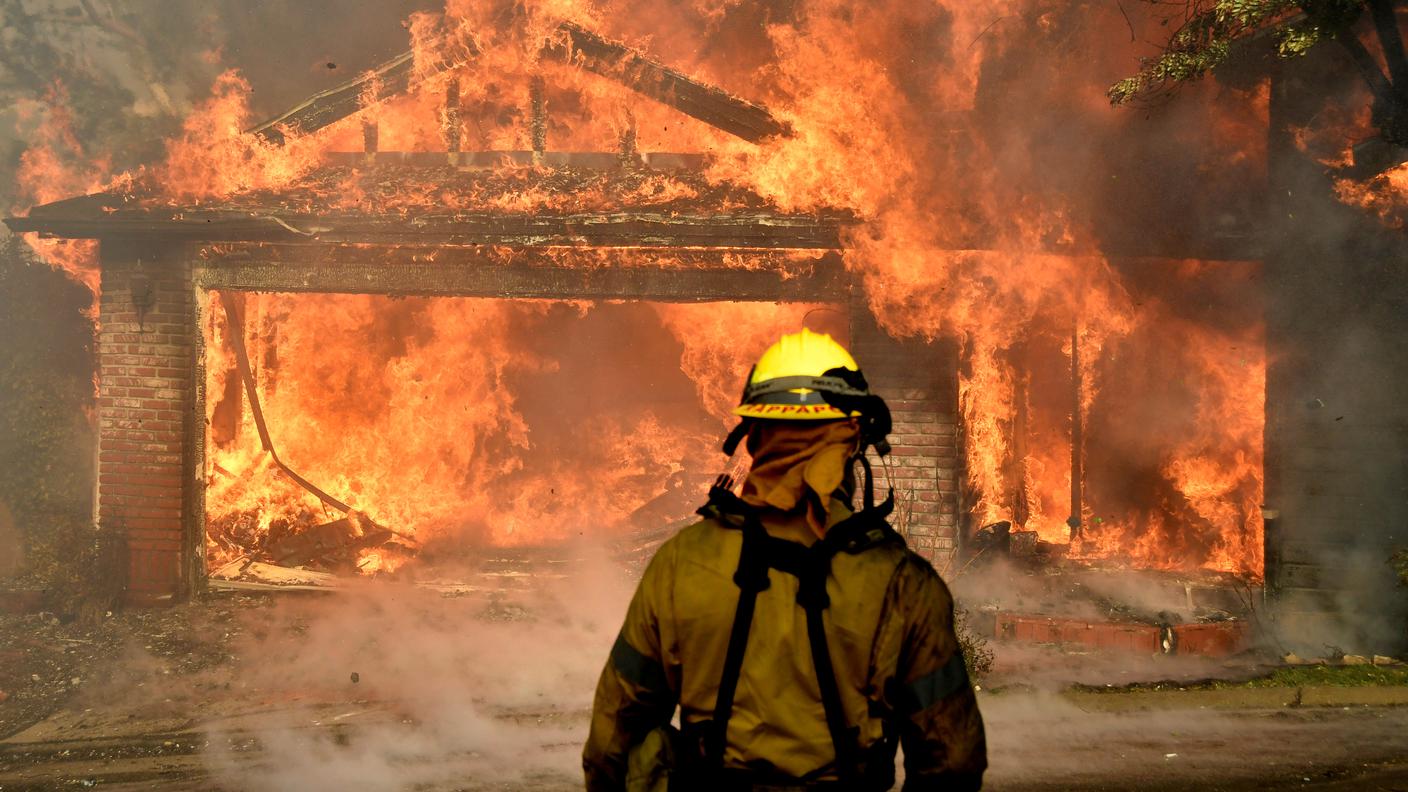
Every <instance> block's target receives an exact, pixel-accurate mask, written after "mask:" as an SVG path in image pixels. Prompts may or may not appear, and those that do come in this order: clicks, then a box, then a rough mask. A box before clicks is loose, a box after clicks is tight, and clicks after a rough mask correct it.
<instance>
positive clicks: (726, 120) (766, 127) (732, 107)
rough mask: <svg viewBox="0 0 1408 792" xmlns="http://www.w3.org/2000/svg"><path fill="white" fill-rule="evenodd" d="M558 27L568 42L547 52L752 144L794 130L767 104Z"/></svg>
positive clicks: (578, 29) (568, 25) (590, 35)
mask: <svg viewBox="0 0 1408 792" xmlns="http://www.w3.org/2000/svg"><path fill="white" fill-rule="evenodd" d="M558 30H559V31H560V32H562V33H564V34H565V35H566V43H565V45H564V43H563V42H554V43H553V44H550V45H549V46H548V47H547V48H546V49H545V50H544V54H550V55H554V56H556V57H559V58H564V59H566V60H567V61H568V62H570V63H573V64H577V65H580V66H581V67H582V68H584V69H586V70H587V71H590V72H593V73H596V74H599V75H601V76H603V77H606V78H608V79H611V80H615V81H616V82H619V83H621V84H622V85H624V86H626V87H627V88H630V89H631V90H633V91H636V92H638V93H640V94H642V95H644V96H648V97H650V98H651V99H654V100H655V101H657V102H660V103H661V104H665V105H668V106H670V107H673V108H675V109H676V110H678V111H680V112H681V113H684V114H685V115H688V116H692V117H694V118H697V119H699V120H700V121H703V122H704V123H706V124H708V125H710V126H712V127H715V128H717V129H721V130H723V131H724V132H728V133H729V134H731V135H735V136H737V137H740V138H743V139H744V140H747V141H749V142H752V143H758V142H761V141H763V140H765V139H767V138H770V137H773V136H776V135H789V134H791V129H790V128H789V127H788V126H787V125H786V124H785V123H783V122H781V121H779V120H778V119H777V118H775V117H774V116H773V115H772V113H770V112H768V110H767V108H765V107H762V106H760V105H755V104H753V103H752V102H749V101H746V100H744V99H740V98H738V97H736V96H733V95H732V94H730V93H728V92H726V91H723V90H721V89H719V88H715V87H713V86H711V85H705V84H704V83H701V82H699V81H698V80H694V79H692V78H690V77H688V76H686V75H685V74H683V73H681V72H679V71H676V70H674V69H671V68H670V67H668V66H666V65H664V64H662V63H660V62H658V61H655V60H652V59H650V58H647V57H646V56H644V55H642V54H641V53H640V52H637V51H636V50H634V49H631V48H630V47H627V46H626V45H624V44H621V43H619V42H615V41H610V40H607V39H605V38H602V37H601V36H598V35H597V34H595V33H593V32H591V31H590V30H587V29H586V28H583V27H580V26H578V25H574V24H572V23H571V22H563V23H562V24H561V25H560V26H559V27H558Z"/></svg>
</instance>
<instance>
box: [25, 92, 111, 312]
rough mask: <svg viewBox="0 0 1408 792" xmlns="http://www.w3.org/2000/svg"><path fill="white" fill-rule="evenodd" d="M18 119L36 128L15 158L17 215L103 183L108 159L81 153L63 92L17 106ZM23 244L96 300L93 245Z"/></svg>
mask: <svg viewBox="0 0 1408 792" xmlns="http://www.w3.org/2000/svg"><path fill="white" fill-rule="evenodd" d="M19 116H20V120H21V124H22V125H23V124H25V123H26V122H27V121H30V120H33V119H36V118H37V123H35V127H34V129H33V131H32V132H31V133H30V135H29V136H28V137H29V145H28V146H27V147H26V149H25V151H24V153H22V154H21V155H20V165H19V170H18V172H17V174H16V180H17V181H18V183H19V187H20V190H19V195H18V201H17V205H16V207H15V211H16V213H24V212H27V211H28V210H29V208H30V207H32V206H37V205H39V204H44V203H49V202H50V201H57V200H59V199H61V198H69V197H72V196H74V195H84V194H87V193H90V192H94V191H96V190H97V189H99V188H100V187H101V186H102V184H103V183H104V182H105V181H106V180H107V178H108V176H109V173H110V168H111V166H110V163H109V161H108V159H107V158H106V157H101V156H99V157H94V156H92V155H91V154H89V153H88V152H87V151H85V149H84V147H83V145H82V144H81V143H80V142H79V140H78V136H77V135H76V134H75V133H74V130H73V114H72V112H71V111H70V110H69V96H68V90H67V89H66V88H65V87H64V85H63V84H62V83H57V82H56V83H55V84H54V85H52V86H50V88H49V90H48V91H47V92H46V94H45V96H44V99H43V101H41V102H32V103H26V104H22V105H21V106H20V108H19ZM25 241H26V242H28V243H29V245H30V246H31V247H32V248H34V250H35V252H37V253H38V254H39V256H40V257H41V258H42V259H43V260H44V261H46V262H48V263H49V265H50V266H52V267H54V268H56V269H59V270H62V271H64V272H66V273H68V275H69V276H70V277H72V278H73V279H74V280H76V281H78V282H79V283H82V284H83V285H84V286H87V287H88V290H89V291H91V292H93V294H94V295H97V294H98V289H99V270H98V244H97V242H95V241H93V240H89V239H78V240H73V239H41V238H39V237H38V236H37V235H34V234H27V235H25ZM93 305H94V308H93V310H97V308H96V306H97V301H96V300H95V301H94V303H93Z"/></svg>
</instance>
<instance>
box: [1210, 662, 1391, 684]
mask: <svg viewBox="0 0 1408 792" xmlns="http://www.w3.org/2000/svg"><path fill="white" fill-rule="evenodd" d="M1384 685H1390V686H1401V685H1408V665H1392V666H1374V665H1349V666H1328V665H1305V666H1284V667H1282V668H1277V669H1276V670H1274V671H1272V672H1271V673H1270V674H1267V675H1266V676H1261V677H1256V678H1255V679H1250V680H1247V681H1245V682H1233V683H1228V682H1222V683H1220V684H1219V683H1214V687H1380V686H1384Z"/></svg>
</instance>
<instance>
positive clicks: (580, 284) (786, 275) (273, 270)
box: [194, 248, 849, 303]
mask: <svg viewBox="0 0 1408 792" xmlns="http://www.w3.org/2000/svg"><path fill="white" fill-rule="evenodd" d="M266 252H267V253H269V255H267V256H266V255H265V253H266ZM344 253H345V254H346V255H344ZM358 253H359V251H355V250H347V249H336V248H323V249H322V250H321V251H320V252H319V253H318V254H317V255H313V256H308V255H307V254H301V255H299V254H295V255H288V254H287V253H284V252H280V251H266V250H264V249H262V248H255V249H253V250H251V251H249V255H248V256H239V257H231V258H228V259H227V258H221V257H218V256H217V257H214V258H211V259H208V260H206V261H203V262H201V263H200V264H199V265H197V267H196V269H195V274H194V280H195V283H196V285H197V286H200V287H202V288H207V289H237V290H241V291H261V292H318V293H328V292H333V293H345V294H389V295H397V296H427V297H445V296H454V297H494V298H516V299H548V300H646V301H652V302H687V303H696V302H714V301H723V300H728V301H761V302H825V301H832V300H841V299H844V298H845V296H846V294H847V293H848V289H849V282H848V280H847V276H846V271H845V267H844V266H842V264H841V257H840V255H839V254H835V253H829V254H826V255H824V256H822V257H820V258H819V259H817V260H815V261H814V262H813V263H812V264H811V265H810V266H809V267H805V268H801V269H788V270H783V269H776V268H767V269H737V268H728V267H726V266H724V265H723V263H722V262H721V261H718V262H715V264H714V266H709V267H694V266H688V267H681V266H659V265H653V264H637V265H631V266H620V267H594V266H575V267H574V266H562V265H561V264H519V263H513V264H503V263H500V262H497V261H490V260H487V259H482V260H481V259H476V257H475V256H474V254H473V253H472V252H470V253H467V254H465V255H450V256H443V255H442V256H438V257H437V258H436V259H435V260H430V261H427V260H423V259H417V258H416V257H415V256H410V255H394V254H393V255H391V256H389V257H372V256H367V255H359V254H358Z"/></svg>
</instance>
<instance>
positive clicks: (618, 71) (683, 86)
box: [248, 22, 791, 143]
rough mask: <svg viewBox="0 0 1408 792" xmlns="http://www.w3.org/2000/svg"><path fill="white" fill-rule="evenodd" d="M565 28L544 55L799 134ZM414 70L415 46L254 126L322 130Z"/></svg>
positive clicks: (754, 108) (663, 96)
mask: <svg viewBox="0 0 1408 792" xmlns="http://www.w3.org/2000/svg"><path fill="white" fill-rule="evenodd" d="M558 32H559V33H560V36H559V37H558V39H557V40H555V41H553V42H551V43H549V44H548V45H547V46H546V47H544V48H543V51H542V54H543V56H544V57H547V58H552V59H554V60H559V61H562V62H565V63H568V64H573V65H578V66H581V67H582V68H584V69H586V70H587V71H590V72H592V73H594V74H598V75H601V76H602V77H606V78H607V79H610V80H614V81H616V82H618V83H620V84H621V85H624V86H625V87H627V88H629V89H631V90H633V91H636V92H638V93H640V94H642V95H643V96H647V97H649V98H651V99H654V100H655V101H657V102H660V103H662V104H665V105H668V106H669V107H673V108H675V109H676V110H678V111H680V112H681V113H684V114H685V115H688V116H691V117H693V118H697V119H699V120H700V121H703V122H704V123H706V124H708V125H710V126H712V127H715V128H716V129H720V130H722V131H724V132H727V133H729V134H731V135H735V136H737V137H740V138H742V139H744V140H747V141H749V142H752V143H758V142H761V141H762V140H765V139H767V138H769V137H773V136H775V135H789V134H791V129H790V128H789V127H788V126H787V125H786V124H784V123H783V122H781V121H779V120H778V119H776V118H774V117H773V115H772V113H770V112H769V111H768V110H767V108H765V107H762V106H760V105H756V104H753V103H752V102H749V101H746V100H744V99H740V98H738V97H736V96H734V95H732V94H730V93H728V92H727V91H724V90H722V89H720V88H715V87H713V86H711V85H706V84H704V83H702V82H699V81H698V80H695V79H693V78H691V77H689V76H687V75H685V74H684V73H683V72H680V71H676V70H675V69H671V68H670V67H668V66H666V65H664V64H663V63H660V62H659V61H656V60H653V59H651V58H648V57H646V56H645V55H643V54H642V53H640V52H639V51H637V50H634V49H632V48H630V47H628V46H626V45H625V44H622V43H620V42H616V41H611V40H609V39H605V38H602V37H601V36H599V35H597V34H596V33H593V32H591V31H590V30H587V29H586V28H583V27H581V26H579V25H575V24H572V23H570V22H563V23H562V24H561V25H559V26H558ZM473 54H475V53H474V52H473V51H471V55H473ZM459 65H462V64H460V63H452V62H440V63H437V64H434V65H432V66H431V67H429V69H428V71H429V72H430V73H437V72H441V71H445V70H447V69H450V68H454V67H456V66H459ZM414 76H415V57H414V52H413V51H411V50H407V51H406V52H403V53H401V54H400V55H397V56H396V57H394V58H392V59H391V60H389V61H387V62H385V63H383V64H381V65H380V66H377V67H376V68H375V69H373V70H371V71H369V72H367V73H366V74H364V75H362V76H360V77H358V78H356V79H354V80H349V81H348V82H345V83H343V84H341V85H338V86H336V87H334V88H329V89H328V90H326V91H322V92H320V93H316V94H314V95H313V96H310V97H308V98H307V99H305V100H304V101H302V102H300V103H299V104H298V105H296V106H294V107H292V108H290V109H288V110H287V111H285V112H283V113H281V114H280V115H278V116H276V117H274V118H271V119H269V120H268V121H265V122H263V123H262V124H259V125H257V126H255V127H253V128H251V129H249V130H248V131H249V132H250V133H252V134H255V135H259V136H260V137H262V138H264V139H266V140H269V141H272V142H275V143H282V142H283V139H284V131H285V130H287V131H292V132H297V133H299V134H308V133H311V132H316V131H317V130H319V129H322V128H323V127H326V126H329V125H331V124H334V123H336V122H338V121H341V120H342V119H344V118H347V117H348V116H351V115H354V114H356V113H358V112H359V111H361V110H362V107H363V101H364V99H365V96H366V94H367V92H368V91H370V90H371V89H372V88H373V87H375V88H376V98H377V99H378V100H381V99H387V98H390V97H393V96H396V95H399V94H402V93H405V92H406V91H407V90H409V89H410V87H411V84H412V82H413V78H414Z"/></svg>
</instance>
